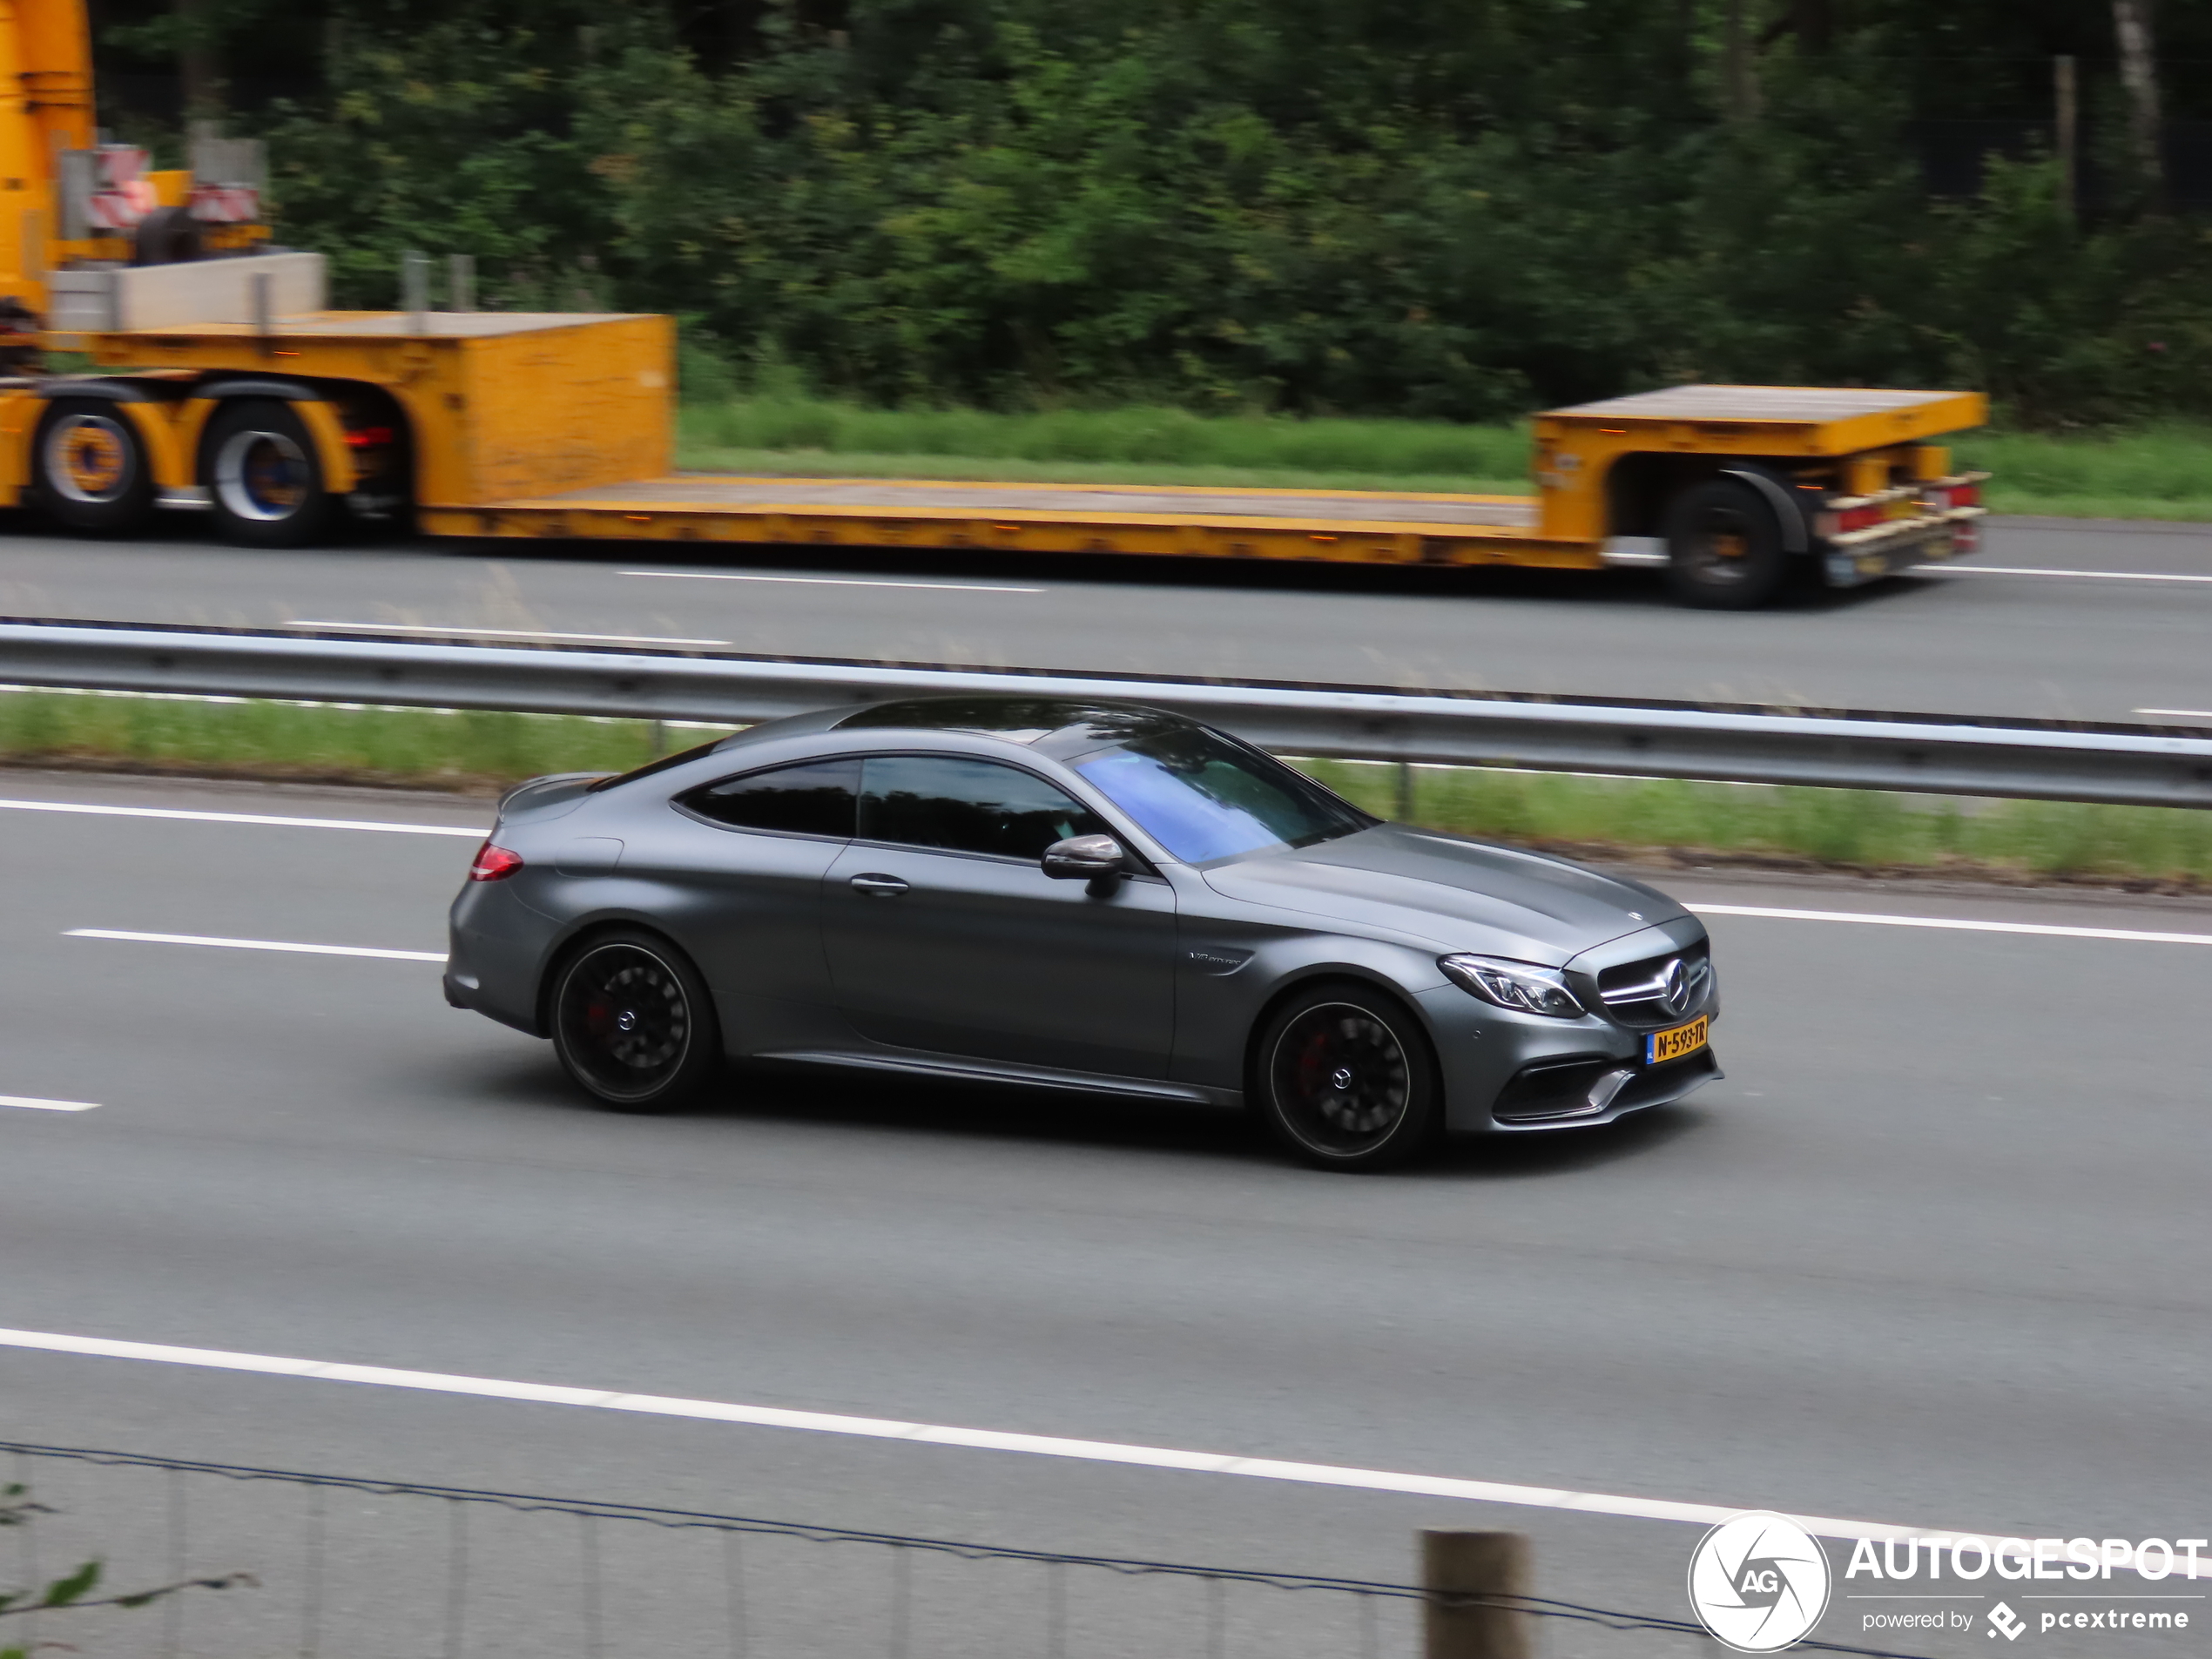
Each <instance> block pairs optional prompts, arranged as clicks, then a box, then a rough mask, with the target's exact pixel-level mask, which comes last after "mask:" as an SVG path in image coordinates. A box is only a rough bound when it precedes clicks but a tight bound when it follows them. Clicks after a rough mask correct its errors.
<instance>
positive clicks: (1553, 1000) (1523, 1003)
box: [1436, 954, 1586, 1020]
mask: <svg viewBox="0 0 2212 1659" xmlns="http://www.w3.org/2000/svg"><path fill="white" fill-rule="evenodd" d="M1436 965H1437V966H1438V967H1439V968H1442V969H1443V970H1444V972H1445V974H1446V975H1447V977H1449V978H1450V980H1451V981H1452V982H1453V984H1454V985H1456V986H1458V987H1459V988H1460V989H1461V990H1463V991H1472V992H1473V993H1474V995H1477V996H1479V997H1480V998H1481V999H1482V1000H1483V1001H1486V1002H1491V1003H1495V1004H1496V1005H1497V1006H1498V1007H1499V1008H1511V1009H1512V1010H1513V1011H1514V1013H1516V1014H1548V1015H1551V1016H1552V1018H1554V1019H1555V1020H1571V1019H1574V1018H1575V1016H1576V1015H1580V1014H1582V1013H1584V1012H1586V1010H1585V1009H1584V1008H1583V1007H1582V1004H1581V1001H1579V1000H1578V999H1577V998H1576V996H1575V993H1574V992H1572V991H1570V990H1568V988H1567V975H1566V974H1562V973H1561V972H1560V971H1559V969H1557V968H1544V967H1541V966H1540V965H1539V964H1537V963H1535V962H1514V961H1507V960H1506V959H1505V958H1504V957H1502V956H1469V955H1466V954H1460V955H1457V956H1440V957H1439V958H1438V959H1437V962H1436Z"/></svg>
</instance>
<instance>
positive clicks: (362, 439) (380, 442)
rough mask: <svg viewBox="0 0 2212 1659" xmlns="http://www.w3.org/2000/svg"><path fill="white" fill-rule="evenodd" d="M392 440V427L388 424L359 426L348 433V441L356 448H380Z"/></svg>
mask: <svg viewBox="0 0 2212 1659" xmlns="http://www.w3.org/2000/svg"><path fill="white" fill-rule="evenodd" d="M391 441H392V428H389V427H388V426H357V427H355V428H353V430H351V431H350V432H348V433H347V434H346V443H347V447H348V448H354V449H379V448H383V446H384V445H386V444H388V443H389V442H391Z"/></svg>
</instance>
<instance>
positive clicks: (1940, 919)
mask: <svg viewBox="0 0 2212 1659" xmlns="http://www.w3.org/2000/svg"><path fill="white" fill-rule="evenodd" d="M1683 908H1684V909H1686V910H1690V911H1694V912H1695V913H1696V914H1698V915H1701V916H1767V917H1771V918H1772V919H1774V920H1775V921H1858V922H1865V923H1866V924H1867V925H1868V926H1870V927H1948V928H1954V929H1956V930H1958V931H1959V932H1960V933H1969V934H2045V935H2047V937H2050V938H2053V939H2118V940H2122V941H2126V942H2128V943H2129V944H2137V945H2212V934H2167V933H2150V932H2147V931H2144V930H2142V929H2140V928H2135V927H2056V926H2054V925H2052V924H2049V923H2047V922H2040V921H1966V920H1964V919H1962V918H1959V917H1956V916H1878V915H1869V914H1866V913H1865V912H1864V911H1858V910H1780V909H1775V908H1771V907H1768V906H1765V905H1749V904H1693V905H1685V906H1683Z"/></svg>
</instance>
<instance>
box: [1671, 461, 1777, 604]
mask: <svg viewBox="0 0 2212 1659" xmlns="http://www.w3.org/2000/svg"><path fill="white" fill-rule="evenodd" d="M1666 529H1667V586H1668V588H1669V590H1671V591H1672V592H1673V594H1674V596H1675V597H1676V598H1677V599H1679V600H1681V601H1682V602H1683V604H1690V605H1700V606H1703V607H1704V608H1705V609H1707V610H1756V609H1757V608H1758V607H1759V606H1761V605H1763V604H1768V603H1769V602H1770V601H1771V600H1772V599H1773V598H1774V597H1776V596H1777V594H1779V593H1780V592H1781V591H1782V590H1783V588H1784V585H1785V584H1786V583H1788V581H1789V579H1790V576H1791V563H1790V555H1789V553H1788V552H1787V551H1785V550H1784V548H1783V545H1782V526H1781V525H1780V524H1779V523H1777V522H1776V521H1775V516H1774V509H1773V508H1771V507H1770V506H1769V505H1768V504H1767V503H1766V502H1765V501H1764V499H1763V498H1762V497H1761V496H1760V495H1759V493H1758V492H1757V490H1755V489H1752V488H1751V487H1750V485H1748V484H1744V483H1740V482H1737V480H1735V479H1733V478H1709V479H1707V480H1706V481H1705V482H1703V483H1700V484H1692V485H1691V486H1690V487H1689V489H1685V490H1683V492H1682V494H1680V495H1679V496H1676V497H1675V499H1674V500H1673V501H1672V502H1669V505H1668V508H1667V523H1666Z"/></svg>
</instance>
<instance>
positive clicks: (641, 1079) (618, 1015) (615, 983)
mask: <svg viewBox="0 0 2212 1659" xmlns="http://www.w3.org/2000/svg"><path fill="white" fill-rule="evenodd" d="M550 1015H551V1019H550V1024H551V1026H552V1028H553V1051H554V1053H556V1055H559V1056H560V1060H561V1064H562V1066H563V1068H564V1069H566V1070H567V1072H568V1074H569V1076H570V1077H572V1078H574V1079H575V1080H576V1082H577V1086H578V1087H579V1088H581V1089H583V1091H584V1092H585V1093H586V1094H588V1095H590V1096H591V1097H592V1098H593V1099H594V1100H596V1101H597V1102H598V1103H600V1104H601V1105H602V1106H604V1107H607V1108H609V1109H610V1110H614V1111H618V1112H660V1111H670V1110H672V1109H675V1108H677V1107H678V1106H682V1105H685V1104H687V1103H690V1102H691V1100H692V1099H694V1098H695V1097H696V1096H698V1094H699V1092H700V1091H701V1090H702V1089H705V1087H706V1085H707V1084H708V1083H709V1082H711V1081H712V1079H713V1077H714V1075H715V1073H716V1071H717V1069H718V1067H719V1065H720V1062H721V1059H722V1051H721V1050H722V1045H721V1042H720V1039H719V1037H718V1035H717V1034H716V1025H715V1019H714V1003H713V999H712V997H711V994H710V993H709V992H708V990H707V988H706V984H705V981H703V980H701V979H700V978H699V974H698V969H697V968H693V967H692V966H691V963H690V962H689V961H686V960H685V956H684V954H683V953H682V952H681V951H679V950H678V949H677V948H675V947H674V946H673V945H671V944H670V943H669V942H668V941H666V940H664V939H661V938H658V937H657V936H656V935H654V934H649V933H645V932H644V931H642V930H630V931H624V932H621V933H612V934H598V935H597V936H595V937H593V938H592V939H590V940H588V941H586V942H585V943H584V944H583V947H582V948H579V949H577V951H575V952H574V953H573V954H570V956H569V957H568V959H567V960H566V961H563V963H562V964H561V966H560V968H559V969H558V970H557V971H556V974H555V976H554V981H553V995H552V1000H551V1008H550Z"/></svg>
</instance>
